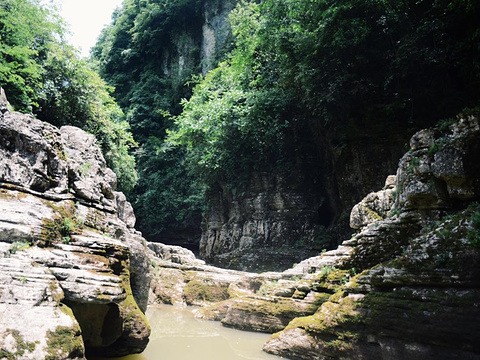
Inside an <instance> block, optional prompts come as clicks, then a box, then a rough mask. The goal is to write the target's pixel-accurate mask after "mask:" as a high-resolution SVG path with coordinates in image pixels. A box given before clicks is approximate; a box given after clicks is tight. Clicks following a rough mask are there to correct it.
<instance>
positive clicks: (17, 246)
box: [8, 241, 31, 254]
mask: <svg viewBox="0 0 480 360" xmlns="http://www.w3.org/2000/svg"><path fill="white" fill-rule="evenodd" d="M30 245H31V244H30V243H29V242H27V241H15V242H14V243H12V245H11V246H10V249H8V252H9V253H10V254H15V253H16V252H17V251H23V250H27V249H28V248H29V247H30Z"/></svg>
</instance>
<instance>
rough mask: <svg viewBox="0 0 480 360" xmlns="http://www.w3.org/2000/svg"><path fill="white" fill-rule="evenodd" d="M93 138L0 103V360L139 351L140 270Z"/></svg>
mask: <svg viewBox="0 0 480 360" xmlns="http://www.w3.org/2000/svg"><path fill="white" fill-rule="evenodd" d="M115 185H116V176H115V174H114V173H113V172H112V171H111V170H110V169H108V168H107V167H106V164H105V160H104V158H103V156H102V154H101V152H100V149H99V148H98V146H97V145H96V141H95V138H94V137H93V136H92V135H89V134H87V133H85V132H84V131H82V130H80V129H78V128H74V127H71V126H65V127H62V128H61V129H58V128H56V127H54V126H52V125H50V124H47V123H44V122H42V121H40V120H37V119H35V118H34V117H32V116H30V115H23V114H19V113H15V112H11V111H9V107H8V103H7V101H6V98H5V95H4V94H3V90H2V97H1V98H0V313H1V314H2V316H1V317H0V357H1V358H7V359H32V360H33V359H35V360H39V359H85V354H97V355H103V356H123V355H126V354H130V353H137V352H141V351H142V350H143V349H144V348H145V346H146V345H147V343H148V337H149V334H150V327H149V325H148V322H147V320H146V318H145V315H144V311H145V310H146V306H147V299H148V287H149V283H150V277H149V266H150V263H149V260H148V258H147V255H146V242H145V240H144V239H143V238H142V236H141V235H140V233H138V232H137V231H135V229H134V225H135V216H134V215H133V211H132V207H131V206H130V204H129V203H128V202H127V201H126V199H125V196H124V195H123V194H122V193H119V192H116V191H115Z"/></svg>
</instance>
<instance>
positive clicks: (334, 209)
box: [200, 129, 408, 271]
mask: <svg viewBox="0 0 480 360" xmlns="http://www.w3.org/2000/svg"><path fill="white" fill-rule="evenodd" d="M368 131H369V129H364V130H362V132H359V134H357V136H356V137H354V138H353V139H350V140H349V142H348V144H347V143H345V144H344V145H343V146H338V145H336V146H334V145H333V144H331V143H330V141H329V140H328V139H326V138H320V135H318V136H319V138H318V139H317V142H318V144H316V145H315V146H316V147H317V148H316V149H315V150H311V151H312V152H313V153H315V152H316V154H311V156H312V157H313V158H314V160H312V159H309V160H306V159H298V161H297V162H298V164H299V165H298V168H297V169H295V170H292V172H291V173H288V174H285V173H284V174H265V173H258V172H257V173H254V174H253V176H252V177H251V178H250V179H249V181H248V183H246V184H245V185H244V187H243V188H242V189H231V186H229V185H228V184H218V185H217V186H216V188H214V189H213V190H212V191H210V193H209V196H208V200H209V201H208V203H209V208H208V210H207V212H206V214H205V216H204V221H203V227H202V237H201V241H200V256H201V257H202V258H204V259H205V260H207V261H208V262H210V263H212V264H215V265H218V266H222V267H228V268H231V269H237V270H246V271H271V270H274V271H281V270H285V269H287V268H289V267H291V266H292V265H293V264H295V263H298V262H300V261H301V260H303V259H305V258H307V257H310V256H313V255H316V254H319V253H320V252H321V251H322V250H324V249H327V250H330V249H335V248H336V247H337V246H338V245H339V243H340V242H341V240H342V239H344V238H345V236H348V235H349V234H350V233H351V231H350V229H349V228H348V214H349V212H350V209H351V208H352V206H353V205H355V203H357V202H358V201H359V200H360V199H361V198H362V197H363V196H364V194H365V193H368V192H370V191H372V190H373V189H376V188H377V187H380V186H381V185H382V182H383V181H384V180H385V177H386V176H387V175H388V174H390V173H392V172H394V171H395V168H396V164H397V163H398V159H399V158H400V157H401V155H402V153H401V151H400V149H402V148H403V144H404V143H405V142H406V141H408V139H407V138H405V139H402V135H401V134H400V135H398V134H397V135H392V134H391V133H388V134H379V135H378V136H380V139H378V138H375V137H374V136H373V135H372V136H367V135H365V133H368ZM308 161H309V166H307V165H306V163H307V162H308ZM339 239H340V241H339Z"/></svg>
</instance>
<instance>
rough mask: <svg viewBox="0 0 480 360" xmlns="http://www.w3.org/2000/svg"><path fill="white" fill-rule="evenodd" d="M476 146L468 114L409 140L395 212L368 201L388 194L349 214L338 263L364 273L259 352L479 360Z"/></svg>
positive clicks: (476, 131) (478, 131) (479, 175)
mask: <svg viewBox="0 0 480 360" xmlns="http://www.w3.org/2000/svg"><path fill="white" fill-rule="evenodd" d="M479 140H480V126H479V121H478V118H477V117H473V116H465V117H462V118H460V119H459V120H458V121H457V122H455V123H454V124H453V125H450V126H448V127H445V126H443V128H442V127H438V128H435V129H430V130H423V131H420V132H419V133H417V134H416V135H415V136H413V137H412V140H411V143H410V145H411V149H410V151H409V152H408V153H407V154H405V156H404V157H403V158H402V159H401V160H400V164H399V169H398V171H397V175H396V185H395V189H394V192H393V193H390V195H392V197H393V199H394V202H393V205H392V207H391V209H390V210H388V208H385V207H384V206H382V204H381V203H376V200H374V199H377V200H379V199H382V198H385V192H388V191H389V187H388V186H387V187H386V189H385V190H384V193H383V194H382V193H374V194H370V195H368V196H367V197H366V198H365V199H364V200H363V201H362V202H361V203H360V204H359V205H357V206H356V207H355V208H354V210H353V211H352V217H351V224H352V225H354V227H356V228H359V232H358V233H357V234H356V235H354V236H353V237H352V238H351V239H350V240H348V241H345V242H344V243H343V246H344V247H346V248H350V249H351V250H350V256H348V257H345V258H343V259H338V260H339V261H337V262H336V263H335V264H334V265H335V266H336V268H339V269H344V270H346V269H355V271H356V272H360V271H361V273H359V274H358V275H356V276H355V277H352V278H350V279H348V281H346V282H345V284H344V285H343V286H342V287H340V288H339V289H338V291H336V292H335V294H334V295H332V296H331V297H330V298H329V299H328V301H326V302H325V303H324V304H322V306H320V307H319V309H318V310H317V311H316V312H315V314H314V315H312V316H310V317H304V318H297V319H295V320H293V321H292V322H291V323H290V324H289V325H288V326H287V327H286V328H285V329H284V330H283V331H282V332H280V333H278V334H275V335H274V336H273V337H272V338H271V339H270V341H269V342H268V343H267V344H266V345H265V347H264V349H265V350H266V351H268V352H271V353H274V354H279V355H282V356H285V357H287V358H294V359H338V358H342V359H419V360H420V359H426V358H429V359H430V358H432V359H480V344H479V342H478V339H479V338H480V325H479V322H478V319H480V310H479V309H480V300H479V299H480V297H479V295H480V280H479V279H480V277H479V275H480V246H479V245H480V206H479V204H478V200H479V198H480V187H479V185H480V171H479V168H480V167H479V162H478V159H479V158H480V151H479V150H480V147H479V145H478V144H479V143H480V141H479ZM372 200H374V201H372ZM385 203H386V202H383V204H385ZM387 203H388V201H387ZM390 203H392V202H391V201H390ZM380 210H382V211H380ZM385 210H386V211H385ZM335 271H336V270H335Z"/></svg>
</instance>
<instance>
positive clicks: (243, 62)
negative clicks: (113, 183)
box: [94, 0, 480, 233]
mask: <svg viewBox="0 0 480 360" xmlns="http://www.w3.org/2000/svg"><path fill="white" fill-rule="evenodd" d="M205 6H207V1H193V0H182V1H179V0H170V1H157V0H155V1H154V0H149V1H136V0H128V1H126V2H125V4H124V7H123V9H121V10H120V12H119V13H118V14H116V17H115V19H114V22H113V24H112V26H111V27H109V28H107V29H106V30H105V31H104V33H103V35H102V37H101V38H100V40H99V43H98V44H97V47H96V48H95V50H94V57H95V58H96V59H97V60H98V61H99V63H100V69H101V73H102V75H103V76H104V77H105V79H106V80H107V81H108V82H109V83H110V84H112V85H114V86H115V87H116V92H115V96H117V98H118V101H119V103H120V105H121V106H122V107H123V108H124V109H125V110H126V113H127V119H128V121H129V122H130V124H131V125H132V130H133V132H134V135H135V136H136V137H137V139H138V140H139V141H140V142H141V144H142V151H141V152H140V153H139V154H140V155H139V156H140V159H141V163H142V165H141V168H140V173H141V180H140V186H139V187H138V189H137V192H136V195H135V196H136V201H135V204H136V205H135V206H136V210H137V213H139V214H140V215H141V218H142V220H141V221H142V222H143V223H142V224H141V225H142V226H143V227H151V226H152V225H153V224H157V225H156V228H157V233H158V232H161V231H162V229H165V228H168V226H171V223H172V221H173V222H177V223H181V222H182V221H183V222H185V221H188V219H193V218H195V217H196V216H197V215H194V214H198V213H199V211H200V209H201V207H202V204H204V201H203V200H202V190H203V189H204V186H205V185H207V186H210V185H212V184H215V183H216V182H218V181H220V182H222V183H224V184H226V185H227V186H228V187H229V188H231V189H237V188H238V187H239V186H240V187H241V185H242V184H244V183H245V181H244V180H245V179H248V178H249V175H250V174H251V173H252V172H254V171H259V170H261V171H268V172H276V173H282V172H283V173H290V174H291V173H295V174H299V177H300V178H301V177H302V175H305V174H312V173H313V174H312V175H309V176H312V177H313V178H314V179H315V177H316V176H317V175H315V171H317V170H318V169H317V168H318V167H317V166H315V164H318V163H319V162H320V161H319V157H320V156H321V155H319V153H320V152H321V151H320V150H319V148H318V143H319V142H322V141H323V142H324V139H325V137H328V139H329V142H330V144H331V146H333V147H336V148H339V149H340V148H342V147H344V146H348V143H349V139H352V138H358V137H360V136H362V132H364V131H368V132H370V133H372V132H377V133H379V134H382V133H384V132H385V131H386V129H390V130H392V129H395V128H398V129H401V128H403V129H410V130H409V131H410V132H413V131H414V130H415V129H419V128H421V127H424V126H426V125H428V124H431V123H432V122H433V121H435V120H436V119H439V118H444V117H447V116H451V115H454V114H456V113H458V112H459V111H460V110H461V109H462V108H464V107H473V106H476V105H477V104H478V98H479V91H478V89H479V88H478V86H477V84H478V83H479V80H480V79H479V76H480V71H479V66H478V64H479V61H478V59H479V56H480V54H479V51H478V47H477V46H476V43H477V41H478V36H479V33H478V27H477V25H476V14H478V11H479V5H478V4H476V3H472V2H468V1H463V0H456V1H444V0H429V1H426V0H424V1H402V2H397V3H391V2H387V1H383V0H376V1H370V2H364V1H358V0H348V1H344V2H342V3H341V4H339V3H337V2H333V1H329V0H322V1H315V2H313V3H312V2H311V1H303V0H302V1H291V0H281V1H269V0H267V1H262V2H261V3H257V2H248V1H243V2H241V3H240V4H239V5H238V6H237V8H236V10H235V11H233V13H232V14H231V17H230V21H231V25H232V30H233V35H234V38H233V48H232V50H230V51H229V52H228V53H227V54H226V55H225V56H223V55H222V54H223V53H222V52H219V53H217V55H216V58H217V59H220V60H221V59H223V60H224V61H223V62H220V63H219V65H218V67H217V68H216V69H215V70H213V71H211V72H210V73H209V74H207V75H206V76H205V77H198V76H195V77H194V81H193V82H192V81H188V80H189V79H190V76H191V74H199V73H200V61H201V60H202V59H201V58H200V55H199V52H200V51H199V48H198V46H197V45H194V44H197V43H195V42H194V41H193V40H192V39H195V38H196V36H199V34H192V30H193V29H198V22H199V21H200V20H201V18H202V16H203V15H202V14H201V11H202V9H203V8H204V7H205ZM178 34H182V35H178ZM177 37H178V38H177ZM189 44H191V45H192V46H189ZM226 44H227V46H226V47H224V48H222V50H225V48H228V44H229V43H228V42H227V43H226ZM174 45H175V46H174ZM178 48H185V49H188V51H185V52H184V53H182V54H181V55H182V56H183V55H186V54H188V57H189V59H188V61H186V62H185V63H184V65H183V66H181V64H182V62H173V61H172V62H169V61H171V60H172V58H173V55H172V52H174V50H175V49H177V50H178ZM195 83H196V85H195V87H194V89H193V96H192V97H191V98H190V92H191V90H192V89H191V87H190V86H191V85H192V84H195ZM185 84H186V85H185ZM182 98H186V100H183V101H182V106H181V107H180V105H179V104H180V99H182ZM170 115H173V117H171V116H170ZM365 129H366V130H365ZM165 130H168V131H169V132H170V136H169V138H168V140H167V141H165ZM322 139H323V140H322ZM172 145H175V146H173V147H172ZM305 169H308V171H306V170H305ZM168 183H174V184H176V186H174V187H172V186H170V187H168V189H167V190H165V187H166V185H167V184H168ZM160 189H161V190H160ZM179 189H180V190H179ZM179 198H181V199H189V200H187V206H183V209H182V205H181V204H182V201H179V200H178V199H179ZM152 209H157V210H160V211H150V210H152ZM180 210H181V211H180ZM160 214H161V215H160ZM154 232H155V231H154Z"/></svg>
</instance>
